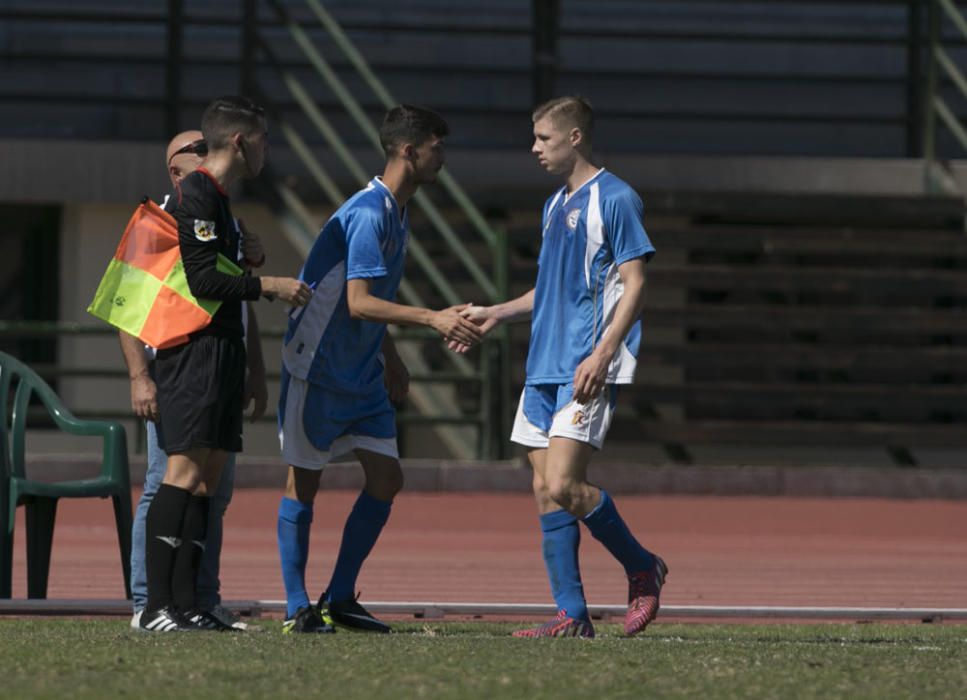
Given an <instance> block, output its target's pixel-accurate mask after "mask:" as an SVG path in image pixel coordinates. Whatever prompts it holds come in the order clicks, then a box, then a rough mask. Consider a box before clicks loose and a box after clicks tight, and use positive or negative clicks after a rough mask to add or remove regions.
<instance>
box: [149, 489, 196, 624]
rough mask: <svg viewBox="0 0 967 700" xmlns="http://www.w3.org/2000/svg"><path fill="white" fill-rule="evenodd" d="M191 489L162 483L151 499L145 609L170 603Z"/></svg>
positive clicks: (157, 608)
mask: <svg viewBox="0 0 967 700" xmlns="http://www.w3.org/2000/svg"><path fill="white" fill-rule="evenodd" d="M190 499H191V492H190V491H187V490H185V489H182V488H178V487H177V486H172V485H171V484H161V486H159V487H158V492H157V493H156V494H155V495H154V499H153V500H152V501H151V506H150V507H149V508H148V515H147V518H146V520H145V546H144V558H145V569H146V574H147V579H148V601H147V604H146V605H145V610H146V611H148V612H154V611H155V610H159V609H160V608H163V607H165V606H166V605H171V603H172V602H173V598H172V585H171V582H172V572H173V570H174V565H175V558H176V556H177V554H178V551H179V550H180V549H182V547H181V543H182V530H183V525H184V521H185V515H186V511H187V510H188V504H189V501H190Z"/></svg>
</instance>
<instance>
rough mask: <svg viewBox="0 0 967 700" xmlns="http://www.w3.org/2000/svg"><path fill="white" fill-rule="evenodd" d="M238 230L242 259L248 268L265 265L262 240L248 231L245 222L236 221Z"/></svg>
mask: <svg viewBox="0 0 967 700" xmlns="http://www.w3.org/2000/svg"><path fill="white" fill-rule="evenodd" d="M238 229H239V231H241V232H242V257H243V258H245V263H246V264H247V265H248V266H249V267H262V265H264V264H265V249H264V248H263V247H262V239H261V238H259V235H258V234H257V233H255V232H254V231H249V230H248V227H247V226H246V225H245V222H244V221H242V220H241V219H239V220H238Z"/></svg>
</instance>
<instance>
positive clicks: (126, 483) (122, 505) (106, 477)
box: [0, 352, 131, 599]
mask: <svg viewBox="0 0 967 700" xmlns="http://www.w3.org/2000/svg"><path fill="white" fill-rule="evenodd" d="M31 396H36V397H38V398H39V399H40V401H41V403H43V405H44V407H45V408H46V409H47V412H48V413H49V414H50V415H51V416H52V417H53V419H54V422H55V423H56V424H57V427H59V428H60V429H61V430H64V431H65V432H68V433H71V434H72V435H90V436H100V437H101V438H103V440H104V450H103V454H102V457H101V472H100V475H99V476H96V477H94V478H90V479H75V480H73V481H60V482H56V483H48V482H41V481H34V480H32V479H28V478H27V476H26V473H25V470H24V444H25V442H26V428H27V409H28V407H29V405H30V399H31ZM0 453H2V455H0V460H2V464H0V525H2V528H0V598H10V596H11V592H12V578H13V528H14V522H15V521H16V514H17V506H19V505H21V504H22V505H23V506H24V507H25V509H26V516H27V517H26V523H27V597H28V598H46V597H47V578H48V574H49V572H50V550H51V544H52V542H53V538H54V519H55V517H56V515H57V500H58V499H60V498H90V497H94V496H97V497H100V498H107V497H108V496H110V497H111V498H112V499H113V501H114V519H115V521H116V523H117V529H118V543H119V544H120V547H121V569H122V572H123V575H124V592H125V594H126V595H127V597H128V598H129V599H130V598H131V477H130V474H129V471H128V450H127V440H126V438H125V433H124V426H123V425H121V424H120V423H118V422H116V421H95V420H81V419H79V418H76V417H75V416H74V415H73V414H72V413H71V412H70V411H69V410H67V408H65V407H64V405H63V403H61V400H60V398H58V396H57V395H56V394H55V393H54V391H53V390H52V389H51V388H50V387H49V386H48V385H47V384H46V382H44V380H43V379H41V378H40V377H38V376H37V374H36V373H35V372H34V371H33V370H32V369H30V368H29V367H28V366H27V365H25V364H23V363H22V362H20V361H19V360H17V359H16V358H14V357H11V356H10V355H8V354H6V353H3V352H0Z"/></svg>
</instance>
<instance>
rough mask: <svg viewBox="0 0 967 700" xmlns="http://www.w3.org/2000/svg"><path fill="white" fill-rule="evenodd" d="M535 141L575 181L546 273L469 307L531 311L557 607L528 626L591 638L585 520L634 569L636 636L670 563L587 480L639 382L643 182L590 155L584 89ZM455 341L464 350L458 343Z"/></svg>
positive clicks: (530, 374)
mask: <svg viewBox="0 0 967 700" xmlns="http://www.w3.org/2000/svg"><path fill="white" fill-rule="evenodd" d="M533 121H534V145H533V147H532V149H531V151H532V152H533V153H534V155H536V156H537V158H538V161H539V162H540V164H541V166H542V167H543V168H544V169H545V170H547V171H548V172H549V173H551V174H553V175H557V176H559V177H561V178H562V179H563V180H564V181H565V184H564V186H563V187H562V188H561V189H559V190H558V191H557V192H555V193H554V195H552V196H551V197H550V199H548V200H547V203H546V204H545V205H544V215H543V220H542V228H543V242H542V244H541V252H540V256H539V258H538V272H537V284H536V286H535V287H534V289H532V290H531V291H529V292H527V293H526V294H524V295H523V296H521V297H519V298H517V299H514V300H511V301H509V302H506V303H504V304H497V305H495V306H490V307H479V306H474V307H470V308H468V309H466V310H465V311H464V315H465V316H466V317H468V318H470V319H472V320H473V321H475V322H476V323H478V324H480V327H481V330H483V331H485V332H486V331H489V330H490V329H491V328H493V327H494V326H495V325H496V324H497V323H501V322H509V321H518V320H525V319H527V318H532V321H531V337H530V348H529V350H528V354H527V379H526V381H525V386H524V391H523V393H522V395H521V398H520V404H519V406H518V409H517V417H516V419H515V421H514V428H513V433H512V435H511V440H512V441H513V442H516V443H519V444H521V445H525V446H526V447H528V448H529V451H528V457H529V459H530V463H531V466H532V467H533V469H534V480H533V487H534V495H535V497H536V499H537V509H538V512H539V514H540V525H541V531H542V533H543V552H544V563H545V565H546V567H547V574H548V577H549V578H550V583H551V592H552V594H553V596H554V601H555V603H556V604H557V608H558V614H557V617H556V618H555V619H553V620H551V621H550V622H547V623H545V624H543V625H541V626H540V627H537V628H535V629H526V630H521V631H518V632H515V633H514V634H515V636H519V637H593V636H594V627H593V626H592V625H591V620H590V617H589V616H588V608H587V602H586V600H585V598H584V589H583V586H582V584H581V573H580V569H579V568H578V544H579V542H580V529H579V527H578V522H579V521H580V522H583V523H584V525H585V526H586V527H587V528H588V531H589V532H590V533H591V535H592V536H593V537H594V538H595V539H597V540H598V541H599V542H601V543H602V544H603V545H604V546H605V547H606V548H607V549H608V551H609V552H611V554H612V555H613V556H614V557H615V559H617V560H618V562H620V563H621V565H622V566H623V567H624V570H625V573H626V574H627V576H628V611H627V614H626V616H625V623H624V629H625V633H626V634H628V635H634V634H637V633H638V632H640V631H642V630H643V629H644V628H645V627H646V626H647V625H648V623H650V622H651V621H652V620H654V619H655V616H656V614H657V612H658V604H659V593H660V591H661V587H662V584H663V583H664V580H665V575H666V574H667V572H668V568H667V567H666V566H665V563H664V562H663V561H662V560H661V558H660V557H658V556H656V555H654V554H652V553H651V552H649V551H648V550H646V549H645V548H644V547H642V546H641V545H640V544H639V543H638V541H637V540H636V539H635V538H634V536H633V535H632V534H631V532H630V531H629V530H628V527H627V526H626V525H625V522H624V520H622V518H621V516H620V515H619V514H618V511H617V509H616V508H615V505H614V501H612V499H611V497H610V496H609V495H608V493H607V492H606V491H604V490H603V489H599V488H598V487H596V486H594V485H593V484H590V483H588V480H587V469H588V463H589V462H590V460H591V456H592V454H593V453H594V451H595V450H598V449H600V448H601V446H602V444H603V442H604V437H605V434H606V433H607V432H608V427H609V426H610V423H611V417H612V413H613V411H614V405H615V398H616V395H617V385H619V384H630V383H631V382H632V380H633V377H634V371H635V365H636V363H637V355H638V345H639V342H640V340H641V322H640V321H639V317H640V316H641V312H642V309H643V308H644V302H645V263H646V262H647V261H648V260H649V259H650V258H651V256H652V255H654V253H655V249H654V247H652V245H651V242H650V241H649V240H648V236H647V234H646V233H645V229H644V227H643V225H642V211H643V207H642V203H641V199H640V198H639V197H638V195H637V194H636V193H635V191H634V190H633V189H632V188H631V187H629V186H628V185H627V184H626V183H625V182H623V181H622V180H620V179H618V178H617V177H615V176H614V175H612V174H611V173H610V172H608V171H607V170H605V169H604V168H601V167H599V166H598V165H597V164H596V163H595V161H594V160H593V158H592V155H591V136H592V128H593V122H594V115H593V111H592V109H591V106H590V105H589V104H588V103H587V102H586V101H585V100H584V99H582V98H580V97H561V98H557V99H554V100H551V101H549V102H546V103H545V104H543V105H541V106H539V107H538V108H537V109H536V110H535V111H534V114H533ZM451 348H453V349H455V350H463V349H464V348H459V347H457V346H456V344H455V343H451Z"/></svg>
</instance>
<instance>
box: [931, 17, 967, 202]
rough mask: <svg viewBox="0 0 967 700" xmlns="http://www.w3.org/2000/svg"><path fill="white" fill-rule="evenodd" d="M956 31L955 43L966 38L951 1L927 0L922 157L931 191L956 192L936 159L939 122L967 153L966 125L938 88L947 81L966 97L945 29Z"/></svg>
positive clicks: (965, 25)
mask: <svg viewBox="0 0 967 700" xmlns="http://www.w3.org/2000/svg"><path fill="white" fill-rule="evenodd" d="M947 27H952V28H953V29H954V30H955V36H956V41H957V42H958V43H960V42H963V41H967V19H965V18H964V15H963V13H962V12H961V10H960V8H959V7H958V6H957V4H956V3H955V2H954V0H929V11H928V16H927V79H926V90H925V91H924V137H923V144H924V159H925V162H926V169H925V179H926V187H927V189H928V191H931V192H947V193H949V192H951V191H953V192H957V187H956V185H954V184H953V183H952V182H951V179H950V178H949V177H948V176H946V173H945V172H944V170H943V168H942V167H941V166H940V164H939V162H938V148H937V141H938V123H939V124H940V125H943V126H944V127H946V130H947V133H949V134H950V135H951V136H952V137H953V139H954V141H955V143H956V144H957V145H958V146H959V147H960V148H961V149H962V150H963V152H964V153H967V128H965V126H964V123H963V121H961V119H960V117H958V116H957V114H956V113H955V111H954V109H953V108H952V107H951V105H950V103H949V102H948V100H947V99H945V98H944V95H943V93H942V90H941V87H942V85H944V84H946V83H948V82H949V84H951V85H953V87H954V88H955V89H956V91H957V93H958V94H959V96H960V97H963V98H967V77H965V76H964V73H963V71H962V70H961V69H960V68H959V67H958V66H957V63H956V62H955V61H954V59H953V57H952V55H951V52H950V50H949V48H950V46H951V45H952V44H953V41H951V40H950V39H947V38H946V37H945V32H944V30H945V28H947Z"/></svg>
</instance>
